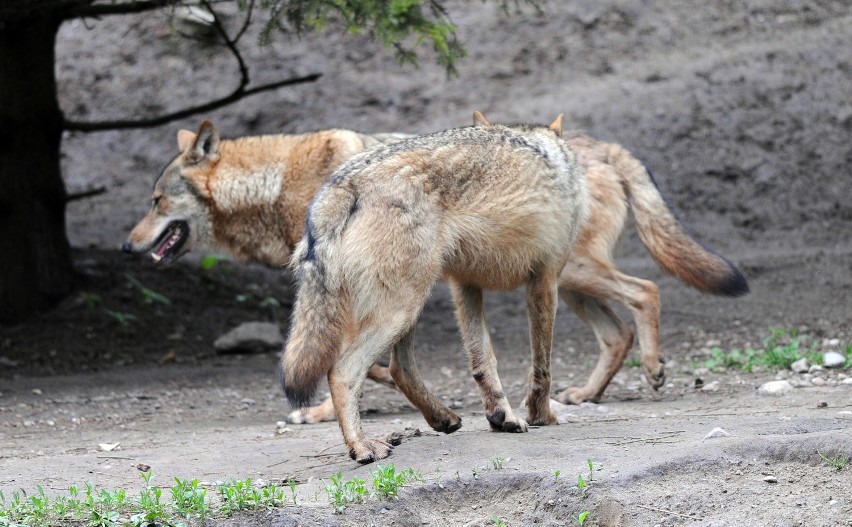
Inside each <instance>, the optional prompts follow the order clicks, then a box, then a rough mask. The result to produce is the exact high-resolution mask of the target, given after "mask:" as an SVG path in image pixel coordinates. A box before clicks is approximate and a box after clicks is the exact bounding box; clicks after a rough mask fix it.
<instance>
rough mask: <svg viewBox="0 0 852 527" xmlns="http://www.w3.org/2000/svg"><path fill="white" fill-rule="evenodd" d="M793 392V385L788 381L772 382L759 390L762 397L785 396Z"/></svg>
mask: <svg viewBox="0 0 852 527" xmlns="http://www.w3.org/2000/svg"><path fill="white" fill-rule="evenodd" d="M792 391H793V385H792V384H790V383H789V382H787V381H770V382H767V383H766V384H764V385H763V386H761V387H760V388H758V389H757V393H759V394H761V395H783V394H785V393H788V392H792Z"/></svg>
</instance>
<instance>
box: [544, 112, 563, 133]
mask: <svg viewBox="0 0 852 527" xmlns="http://www.w3.org/2000/svg"><path fill="white" fill-rule="evenodd" d="M563 115H564V114H561V113H560V114H559V115H558V116H557V117H556V119H554V120H553V122H552V123H550V126H548V128H550V129H551V130H553V131H554V132H556V135H558V136H559V137H562V116H563Z"/></svg>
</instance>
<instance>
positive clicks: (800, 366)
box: [790, 357, 811, 373]
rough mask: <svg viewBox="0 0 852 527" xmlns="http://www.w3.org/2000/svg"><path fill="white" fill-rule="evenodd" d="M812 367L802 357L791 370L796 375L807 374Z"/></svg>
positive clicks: (791, 366) (792, 365)
mask: <svg viewBox="0 0 852 527" xmlns="http://www.w3.org/2000/svg"><path fill="white" fill-rule="evenodd" d="M810 367H811V364H810V362H808V359H806V358H805V357H802V358H801V359H799V360H797V361H796V362H794V363H793V364H791V365H790V369H791V370H793V371H794V372H796V373H807V372H808V370H809V369H810Z"/></svg>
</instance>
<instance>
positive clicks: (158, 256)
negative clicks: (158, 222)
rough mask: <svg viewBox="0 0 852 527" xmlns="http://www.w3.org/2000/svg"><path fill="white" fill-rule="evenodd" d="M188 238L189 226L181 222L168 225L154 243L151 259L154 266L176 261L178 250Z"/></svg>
mask: <svg viewBox="0 0 852 527" xmlns="http://www.w3.org/2000/svg"><path fill="white" fill-rule="evenodd" d="M187 238H189V224H188V223H186V222H185V221H183V220H177V221H173V222H171V223H169V225H168V227H166V230H164V231H163V234H162V235H160V238H159V239H158V240H157V242H156V243H154V250H152V251H151V259H153V260H154V264H155V265H165V264H167V263H171V262H172V261H173V260H175V259H176V256H177V254H178V252H179V251H180V248H181V247H183V244H184V243H185V242H186V240H187Z"/></svg>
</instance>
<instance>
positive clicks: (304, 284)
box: [281, 191, 354, 407]
mask: <svg viewBox="0 0 852 527" xmlns="http://www.w3.org/2000/svg"><path fill="white" fill-rule="evenodd" d="M332 192H333V191H332ZM337 194H341V193H337ZM342 195H343V200H346V199H349V198H351V195H349V194H348V193H345V192H344V193H342ZM353 201H354V199H353ZM336 205H337V206H336V207H333V208H332V211H331V214H327V215H325V216H324V217H323V220H325V221H324V222H323V223H325V224H326V225H328V227H329V228H324V227H325V226H326V225H319V226H316V225H312V222H311V219H312V217H311V210H309V211H308V220H307V224H306V228H305V236H304V238H303V239H302V241H300V242H299V244H298V245H297V247H296V250H295V251H294V252H293V255H292V261H291V268H292V269H293V270H294V271H296V273H297V277H298V283H299V287H298V291H297V292H296V302H295V305H294V306H293V316H292V318H291V321H290V334H289V336H288V338H287V345H286V347H285V348H284V356H283V357H282V358H281V384H282V387H283V388H284V393H285V395H286V396H287V399H288V400H289V401H290V404H291V405H293V406H297V407H300V406H305V405H307V404H308V403H309V402H310V400H311V397H313V395H314V392H315V391H316V388H317V385H318V384H319V382H320V380H321V379H322V377H323V376H324V375H326V374H328V372H329V370H330V369H331V367H332V366H333V365H334V362H335V361H336V360H337V357H338V356H339V354H340V346H341V342H342V337H343V330H344V328H345V325H346V323H347V317H348V298H349V297H348V294H347V293H346V292H345V291H344V290H343V289H344V288H343V287H342V286H341V282H340V276H341V273H340V272H339V271H340V270H339V269H335V268H334V266H335V264H336V263H337V260H338V259H337V258H335V255H336V248H337V246H338V245H339V242H340V234H341V231H342V226H343V225H345V220H346V218H345V217H340V218H338V217H337V216H343V215H344V214H345V215H348V210H349V208H350V206H347V205H346V204H345V203H344V204H341V203H340V200H338V202H337V203H336ZM341 205H342V206H341ZM312 208H313V205H312ZM335 209H337V210H335ZM342 211H347V212H343V213H342V214H341V212H342ZM328 220H331V221H330V222H328ZM336 220H340V221H336ZM329 223H330V225H329Z"/></svg>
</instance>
